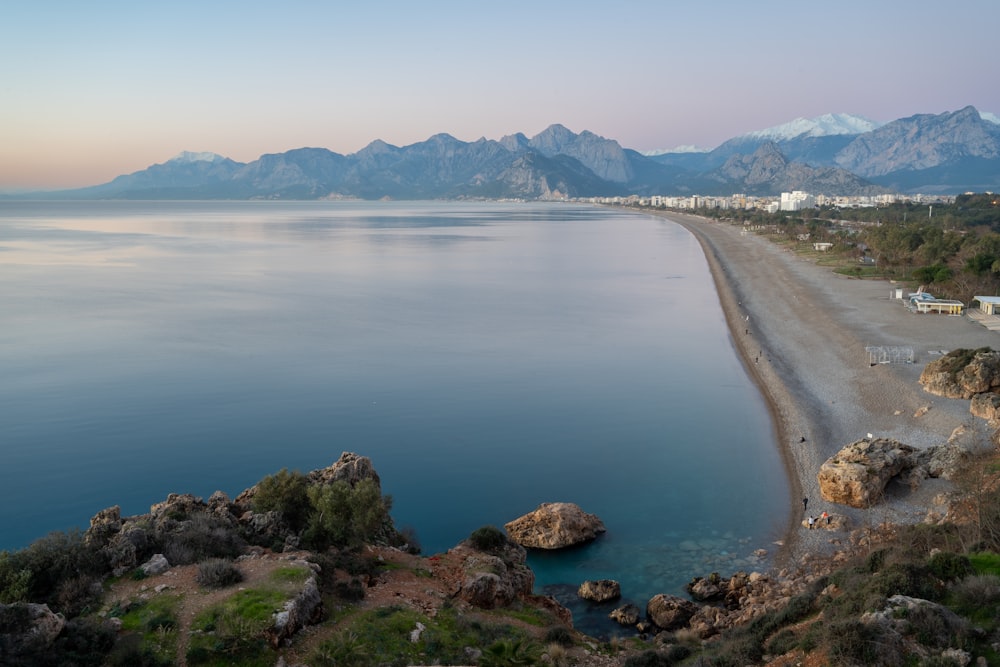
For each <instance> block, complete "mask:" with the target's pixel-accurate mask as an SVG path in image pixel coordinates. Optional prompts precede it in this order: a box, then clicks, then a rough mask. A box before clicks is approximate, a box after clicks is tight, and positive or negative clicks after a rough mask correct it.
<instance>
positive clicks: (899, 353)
mask: <svg viewBox="0 0 1000 667" xmlns="http://www.w3.org/2000/svg"><path fill="white" fill-rule="evenodd" d="M865 352H867V353H868V365H869V366H874V365H875V364H912V363H913V348H912V347H906V346H902V345H869V346H867V347H866V348H865ZM868 437H869V438H870V437H871V434H869V435H868Z"/></svg>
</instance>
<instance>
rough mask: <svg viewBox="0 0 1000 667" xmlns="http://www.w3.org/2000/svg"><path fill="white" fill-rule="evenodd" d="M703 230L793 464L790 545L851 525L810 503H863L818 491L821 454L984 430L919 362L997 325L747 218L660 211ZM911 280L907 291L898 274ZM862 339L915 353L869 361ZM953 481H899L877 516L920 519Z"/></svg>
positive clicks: (969, 343) (789, 548) (991, 338)
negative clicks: (741, 221) (941, 306)
mask: <svg viewBox="0 0 1000 667" xmlns="http://www.w3.org/2000/svg"><path fill="white" fill-rule="evenodd" d="M657 215H660V216H662V217H665V218H668V219H670V220H672V221H674V222H677V223H678V224H681V225H683V226H684V227H685V228H687V229H688V230H689V231H691V232H692V233H693V234H694V235H695V237H696V238H697V239H698V240H699V242H700V243H701V245H702V247H703V248H704V250H705V256H706V258H707V260H708V263H709V266H710V268H711V271H712V274H713V276H714V278H715V283H716V287H717V289H718V293H719V299H720V304H721V307H722V308H723V309H724V310H725V314H726V318H727V321H728V322H729V326H730V330H731V334H732V339H733V343H734V345H735V346H736V348H737V349H738V350H739V351H740V353H741V355H742V358H743V360H744V363H745V365H746V368H747V370H748V372H749V373H750V374H751V376H752V377H753V378H754V379H755V380H756V381H757V383H758V384H759V386H760V387H761V390H762V392H763V394H764V396H765V398H766V399H767V401H768V403H769V405H770V406H771V409H772V412H773V415H774V423H775V429H776V438H777V441H778V446H779V448H780V450H781V453H782V456H783V459H784V461H785V464H786V466H787V468H788V473H789V479H790V487H791V497H790V498H789V503H791V504H792V512H791V518H790V521H789V526H788V531H787V537H786V539H785V540H784V545H785V550H784V552H785V555H786V556H788V555H791V556H794V555H796V554H798V553H799V552H800V551H801V550H809V551H813V550H817V549H819V550H821V549H823V548H824V547H829V546H830V545H835V544H838V543H840V542H841V541H842V540H843V538H844V536H843V535H836V534H833V533H830V532H827V531H808V530H806V529H803V528H802V527H801V525H800V522H801V520H802V519H803V518H804V516H805V513H803V511H802V498H803V497H806V498H808V499H809V506H808V509H809V511H808V514H815V515H817V516H818V515H819V514H820V513H821V512H823V511H824V510H826V511H829V512H831V513H837V514H844V515H847V516H849V517H850V518H851V520H852V522H853V523H854V525H855V526H858V525H859V524H860V523H861V522H863V521H864V520H865V518H866V517H864V516H863V515H862V512H864V510H854V509H851V508H849V507H845V506H840V505H832V504H830V503H826V502H824V501H823V500H822V498H821V496H820V492H819V485H818V482H817V479H816V475H817V473H818V471H819V467H820V465H821V464H822V463H823V462H824V461H825V460H826V459H827V458H829V457H830V456H831V455H833V454H834V453H836V452H837V451H838V450H840V449H841V448H842V447H843V446H844V445H846V444H848V443H851V442H854V441H855V440H858V439H860V438H864V437H865V436H866V435H867V434H868V433H872V434H873V435H874V436H875V437H888V438H895V439H897V440H899V441H901V442H903V443H905V444H908V445H911V446H913V447H917V448H921V447H928V446H931V445H935V444H939V443H942V442H945V441H946V440H947V439H948V438H949V436H951V434H952V433H953V432H954V431H955V429H956V428H958V427H960V426H965V427H966V428H967V429H968V428H974V429H976V431H977V432H979V433H982V434H983V435H981V436H980V437H985V430H984V424H983V422H982V420H980V419H978V418H975V417H973V416H972V415H971V414H970V413H969V403H968V401H962V400H955V399H946V398H941V397H938V396H934V395H932V394H929V393H926V392H924V391H923V388H922V387H921V386H920V384H919V382H918V378H919V377H920V372H921V371H922V370H923V368H924V366H925V365H926V364H927V363H928V362H929V361H931V360H933V359H935V358H937V357H939V356H940V355H941V354H942V352H946V351H949V350H953V349H957V348H977V347H984V346H993V347H997V346H1000V334H997V333H995V332H991V331H990V330H988V329H986V328H985V327H983V326H982V325H980V324H979V323H977V322H975V321H974V320H972V319H970V318H969V317H967V316H965V315H963V316H945V315H918V314H914V313H911V312H910V311H909V310H908V309H907V308H906V307H905V306H904V305H903V303H902V302H900V301H898V300H896V299H894V298H892V296H893V290H894V288H895V287H896V285H894V284H892V283H890V282H889V281H886V280H859V279H856V278H848V277H845V276H841V275H838V274H835V273H833V272H832V271H831V270H830V269H828V268H824V267H821V266H818V265H817V264H816V263H814V262H813V261H811V260H809V259H806V258H802V257H799V256H797V255H795V254H794V253H792V252H791V251H788V250H784V249H782V248H781V247H780V246H778V245H776V244H773V243H772V242H770V241H769V240H768V239H766V238H763V237H761V236H758V235H755V234H752V233H748V234H744V233H743V232H742V229H741V227H740V226H738V225H737V226H734V225H731V224H729V223H720V222H714V221H711V220H708V219H706V218H700V217H695V216H688V215H682V214H677V213H660V214H657ZM903 287H904V291H910V290H909V288H908V287H906V286H903ZM867 346H906V347H911V348H912V349H913V353H914V356H913V359H914V361H913V363H912V364H905V363H902V364H878V365H875V366H872V365H871V364H870V363H869V355H868V352H867V351H866V347H867ZM947 489H948V485H947V483H946V482H944V481H943V480H927V481H926V482H925V483H924V484H922V485H921V486H920V487H919V488H918V489H917V490H914V491H911V490H908V489H893V490H892V492H891V493H890V494H889V496H888V498H887V501H886V503H884V504H883V505H882V506H880V507H879V508H878V510H877V511H878V512H879V518H878V520H879V521H891V522H915V521H922V520H923V518H924V517H925V516H926V514H927V512H928V510H930V509H934V507H933V504H934V498H935V497H936V496H938V494H939V493H940V492H942V491H945V490H947Z"/></svg>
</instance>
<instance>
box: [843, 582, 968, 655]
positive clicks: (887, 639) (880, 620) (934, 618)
mask: <svg viewBox="0 0 1000 667" xmlns="http://www.w3.org/2000/svg"><path fill="white" fill-rule="evenodd" d="M860 620H861V622H862V623H865V624H868V625H875V626H878V627H879V629H880V633H879V636H880V637H883V640H882V642H883V643H884V644H887V645H890V646H893V647H895V649H896V652H897V654H909V655H925V654H927V652H928V650H931V651H934V649H936V651H935V653H937V654H938V655H941V654H942V653H941V652H942V651H948V653H947V654H945V655H947V656H949V657H959V656H958V655H955V654H954V649H949V647H950V646H952V645H953V643H954V638H955V637H963V636H968V635H969V634H970V632H971V625H970V623H969V621H968V620H967V619H965V618H962V617H961V616H958V615H957V614H955V613H954V612H953V611H951V610H950V609H948V608H946V607H943V606H942V605H939V604H937V603H935V602H931V601H929V600H923V599H920V598H913V597H909V596H906V595H893V596H892V597H890V598H889V599H888V600H886V603H885V606H884V607H883V608H882V609H880V610H878V611H873V612H866V613H864V614H862V615H861V618H860ZM915 627H917V628H919V641H918V640H917V637H915V635H916V634H917V633H915V632H914V629H915ZM959 653H960V654H964V658H965V659H964V660H963V661H961V662H954V663H953V664H968V663H969V662H970V659H969V655H968V654H967V653H964V651H960V652H959Z"/></svg>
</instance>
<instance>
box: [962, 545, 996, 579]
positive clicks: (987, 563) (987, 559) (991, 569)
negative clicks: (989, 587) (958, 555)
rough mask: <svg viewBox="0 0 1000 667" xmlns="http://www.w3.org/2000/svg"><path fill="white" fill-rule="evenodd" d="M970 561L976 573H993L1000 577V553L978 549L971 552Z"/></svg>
mask: <svg viewBox="0 0 1000 667" xmlns="http://www.w3.org/2000/svg"><path fill="white" fill-rule="evenodd" d="M969 561H970V562H971V563H972V567H973V568H975V570H976V574H992V575H994V576H998V577H1000V554H997V553H993V552H992V551H977V552H975V553H970V554H969Z"/></svg>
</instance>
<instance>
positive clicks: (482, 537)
mask: <svg viewBox="0 0 1000 667" xmlns="http://www.w3.org/2000/svg"><path fill="white" fill-rule="evenodd" d="M469 544H471V545H472V547H473V548H474V549H478V550H479V551H485V552H486V553H496V552H497V551H500V550H501V549H503V548H504V547H505V546H506V545H507V535H506V534H505V533H504V532H503V531H502V530H500V529H499V528H497V527H496V526H482V527H481V528H476V529H475V530H474V531H472V534H471V535H469Z"/></svg>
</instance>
